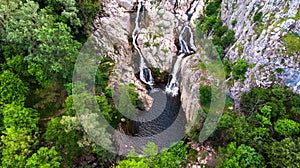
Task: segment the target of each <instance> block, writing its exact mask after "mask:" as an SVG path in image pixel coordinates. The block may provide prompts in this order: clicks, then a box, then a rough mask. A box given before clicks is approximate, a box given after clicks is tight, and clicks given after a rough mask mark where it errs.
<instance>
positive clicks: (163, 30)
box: [94, 0, 300, 120]
mask: <svg viewBox="0 0 300 168" xmlns="http://www.w3.org/2000/svg"><path fill="white" fill-rule="evenodd" d="M175 2H176V1H175V0H162V1H154V0H149V1H146V4H145V8H146V14H145V15H144V17H143V22H142V29H141V33H140V35H139V38H138V43H139V46H140V48H141V51H142V53H143V55H144V56H145V60H146V62H147V64H148V67H157V68H159V69H160V71H167V72H170V71H171V68H172V64H173V63H174V61H175V59H176V52H177V50H176V38H175V37H176V35H177V34H178V32H179V30H180V28H181V25H182V23H183V21H184V20H186V18H185V17H186V15H185V11H186V10H187V9H188V7H189V5H190V3H191V2H192V1H189V0H181V1H178V3H179V4H178V8H177V10H176V12H177V14H176V15H174V11H173V9H174V3H175ZM104 4H105V8H104V10H105V11H106V14H107V15H106V16H105V17H99V18H98V19H96V20H95V22H94V24H95V25H98V29H97V30H96V32H95V33H94V37H95V39H96V40H97V41H98V43H99V46H100V47H103V48H105V50H106V51H107V55H108V56H109V57H111V58H113V59H114V60H115V62H116V66H115V71H116V73H115V75H114V76H113V77H112V79H111V86H112V87H113V86H114V85H122V84H128V83H134V84H135V87H136V90H137V91H138V92H139V93H140V97H141V98H142V99H143V101H144V102H145V103H146V106H148V107H150V106H151V97H149V96H148V95H147V90H146V89H145V85H143V83H141V82H140V81H139V80H138V79H137V78H136V77H135V74H136V73H137V69H138V68H137V66H138V65H137V64H136V63H135V62H137V61H136V60H137V56H136V55H135V53H134V50H133V48H132V39H131V32H132V29H133V23H134V18H135V16H136V14H135V10H136V6H135V5H136V1H135V0H106V1H105V2H104ZM204 6H205V3H204V0H202V1H200V3H199V4H198V6H197V8H196V12H195V14H194V17H193V18H192V20H191V24H192V26H195V25H194V21H195V20H196V19H197V18H198V16H199V15H200V13H201V12H202V10H203V8H204ZM299 6H300V1H298V0H289V1H283V0H223V2H222V7H221V19H222V21H223V24H224V25H226V26H228V28H230V29H232V30H234V31H235V38H236V39H237V40H236V42H235V43H234V44H233V45H232V46H231V47H229V48H228V49H227V50H226V56H225V59H229V60H230V61H231V62H236V61H237V60H238V59H239V58H240V59H244V60H246V61H247V62H248V65H249V66H248V68H247V72H246V73H245V80H234V79H232V78H229V79H228V81H231V82H228V91H227V94H228V95H229V96H231V97H232V98H234V99H235V102H236V105H237V107H238V102H239V99H240V95H241V94H242V93H243V92H246V91H249V90H250V89H251V88H253V87H269V86H272V85H274V84H284V85H287V86H289V87H290V88H291V89H293V90H294V91H295V92H300V82H299V80H300V70H299V50H298V51H295V52H290V51H289V48H288V46H287V44H286V43H287V41H288V40H290V41H291V39H286V40H285V39H284V38H288V37H289V35H290V34H293V36H292V37H294V35H296V36H299V35H300V20H299V19H300V12H299ZM296 39H297V38H296ZM298 39H299V38H298ZM292 40H293V39H292ZM299 48H300V46H299ZM200 57H201V55H200V54H199V53H198V54H194V55H192V56H189V57H187V58H185V59H184V60H183V62H182V65H181V101H182V107H183V109H184V110H185V111H186V117H187V119H188V120H193V119H194V118H195V115H193V113H194V112H195V111H197V109H199V107H200V106H199V103H198V102H199V101H198V99H199V98H198V89H199V84H200V83H203V81H201V80H202V79H203V78H204V76H205V72H204V71H203V70H201V69H200V68H199V65H200V63H199V59H200ZM205 78H206V79H208V80H207V81H206V82H207V83H209V81H210V80H213V78H211V77H209V76H206V77H205ZM204 83H205V82H204Z"/></svg>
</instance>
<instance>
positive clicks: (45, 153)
mask: <svg viewBox="0 0 300 168" xmlns="http://www.w3.org/2000/svg"><path fill="white" fill-rule="evenodd" d="M60 161H61V157H60V156H58V152H57V151H56V150H55V148H54V147H52V148H50V149H48V148H46V147H41V148H40V149H39V150H38V151H37V152H36V153H34V154H33V155H32V156H31V157H30V158H28V159H27V161H26V165H25V168H32V167H43V168H58V167H60Z"/></svg>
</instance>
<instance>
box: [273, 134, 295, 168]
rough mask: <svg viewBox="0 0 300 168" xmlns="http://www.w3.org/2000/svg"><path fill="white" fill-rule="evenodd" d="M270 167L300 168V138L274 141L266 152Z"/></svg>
mask: <svg viewBox="0 0 300 168" xmlns="http://www.w3.org/2000/svg"><path fill="white" fill-rule="evenodd" d="M267 154H268V158H269V159H270V161H269V165H270V166H271V167H300V138H297V139H292V138H290V137H289V138H285V139H283V140H282V141H280V142H278V141H274V142H273V143H272V144H271V145H270V146H269V147H268V150H267Z"/></svg>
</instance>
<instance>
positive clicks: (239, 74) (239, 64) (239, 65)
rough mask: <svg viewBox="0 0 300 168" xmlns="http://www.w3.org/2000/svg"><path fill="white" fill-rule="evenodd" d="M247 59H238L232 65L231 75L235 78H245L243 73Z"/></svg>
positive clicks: (245, 69)
mask: <svg viewBox="0 0 300 168" xmlns="http://www.w3.org/2000/svg"><path fill="white" fill-rule="evenodd" d="M247 68H248V65H247V61H246V60H243V59H238V60H237V61H236V63H235V64H234V65H233V67H232V76H233V77H234V78H235V79H241V80H244V79H245V73H246V72H247Z"/></svg>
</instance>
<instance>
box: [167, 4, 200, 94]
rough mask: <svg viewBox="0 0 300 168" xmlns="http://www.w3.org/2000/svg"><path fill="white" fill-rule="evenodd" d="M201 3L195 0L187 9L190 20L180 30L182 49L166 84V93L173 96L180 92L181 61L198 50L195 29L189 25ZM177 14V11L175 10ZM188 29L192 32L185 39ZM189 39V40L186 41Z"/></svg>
mask: <svg viewBox="0 0 300 168" xmlns="http://www.w3.org/2000/svg"><path fill="white" fill-rule="evenodd" d="M198 3H199V0H194V1H193V2H192V4H191V6H190V8H189V9H188V10H187V12H186V15H187V17H188V20H187V21H186V22H184V25H183V28H182V30H181V32H180V35H179V45H180V49H179V51H178V55H177V59H176V62H175V64H174V66H173V70H172V73H171V75H170V76H171V79H170V80H169V81H168V84H167V86H166V89H165V91H166V93H167V94H170V95H171V96H173V97H174V96H177V95H178V93H179V78H180V68H181V62H182V59H183V58H184V57H185V56H188V55H191V54H193V53H194V52H195V51H196V47H195V44H194V39H193V31H192V29H191V27H190V25H189V23H190V19H191V17H192V16H193V14H194V12H195V8H196V7H197V5H198ZM176 5H177V1H176V3H175V6H174V11H175V10H176V9H177V6H176ZM174 13H175V14H176V12H174ZM185 31H188V34H190V38H189V39H184V32H185ZM186 40H189V41H186Z"/></svg>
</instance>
